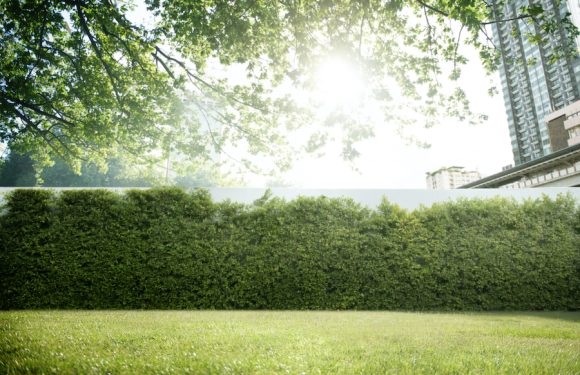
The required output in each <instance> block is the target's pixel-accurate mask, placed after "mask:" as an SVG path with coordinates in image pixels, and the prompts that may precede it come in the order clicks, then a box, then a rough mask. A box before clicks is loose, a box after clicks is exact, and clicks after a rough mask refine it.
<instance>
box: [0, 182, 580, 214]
mask: <svg viewBox="0 0 580 375" xmlns="http://www.w3.org/2000/svg"><path fill="white" fill-rule="evenodd" d="M71 189H81V188H52V190H55V191H61V190H71ZM12 190H14V188H0V201H1V200H2V196H3V195H4V194H6V193H7V192H10V191H12ZM108 190H113V191H118V192H123V191H124V190H128V189H126V188H109V189H108ZM207 190H209V192H210V194H211V196H212V198H213V199H214V200H215V201H218V202H219V201H224V200H227V199H229V200H231V201H234V202H240V203H252V202H253V201H255V200H256V199H258V198H260V197H261V196H263V195H264V193H265V191H266V189H265V188H210V189H207ZM271 190H272V193H273V195H274V196H276V197H281V198H285V199H286V200H292V199H294V198H296V197H298V196H314V197H316V196H321V195H323V196H326V197H329V198H337V197H350V198H352V199H353V200H355V201H356V202H358V203H360V204H362V205H365V206H367V207H369V208H375V207H377V206H378V205H379V204H380V203H381V200H382V198H383V197H385V198H387V199H388V200H389V201H390V202H391V203H396V204H398V205H399V206H401V207H403V208H406V209H410V210H413V209H416V208H418V207H419V206H421V205H424V206H427V207H429V206H431V205H432V204H433V203H436V202H445V201H450V200H457V199H458V198H492V197H495V196H500V197H513V198H515V199H518V200H523V199H526V198H539V197H541V196H542V195H543V194H545V195H548V196H549V197H551V198H555V197H556V196H557V195H558V194H566V193H569V194H571V195H572V196H574V197H575V198H576V199H577V200H578V202H579V203H580V188H567V187H550V188H543V187H542V188H533V189H453V190H423V189H417V190H413V189H407V190H403V189H397V190H392V189H389V190H386V189H385V190H380V189H356V190H347V189H344V190H343V189H292V188H273V189H271Z"/></svg>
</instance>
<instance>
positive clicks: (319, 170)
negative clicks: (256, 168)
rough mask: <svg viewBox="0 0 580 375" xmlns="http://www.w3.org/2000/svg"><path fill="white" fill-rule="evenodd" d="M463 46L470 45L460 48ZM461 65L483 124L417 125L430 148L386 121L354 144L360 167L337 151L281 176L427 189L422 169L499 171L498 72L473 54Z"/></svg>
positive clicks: (506, 144)
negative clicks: (490, 71)
mask: <svg viewBox="0 0 580 375" xmlns="http://www.w3.org/2000/svg"><path fill="white" fill-rule="evenodd" d="M462 48H468V47H466V46H463V47H462ZM468 56H469V57H470V62H469V63H468V65H466V66H465V67H464V69H463V74H462V77H463V78H462V80H461V85H462V86H463V88H464V90H465V91H466V94H467V96H468V98H469V99H470V101H471V105H472V110H473V111H474V113H483V114H486V115H488V120H487V121H485V122H483V123H482V124H481V125H469V124H468V123H467V122H465V123H461V122H459V121H458V120H455V119H448V120H447V121H443V122H442V123H440V124H438V125H436V126H434V127H432V128H430V129H420V130H419V133H416V134H417V136H418V137H419V138H420V139H421V140H424V141H426V142H428V143H430V144H431V147H430V148H429V149H424V148H420V147H418V146H416V145H413V144H409V142H406V141H405V140H403V139H401V137H400V136H399V135H397V134H395V129H389V128H388V125H387V124H383V126H378V127H377V128H376V129H375V133H376V136H375V137H374V138H372V139H369V140H367V141H365V142H362V143H360V144H359V146H358V150H359V151H361V156H360V157H359V158H358V159H357V160H356V162H355V164H356V167H357V169H358V171H354V170H353V169H352V167H351V166H350V165H349V164H348V163H347V162H345V161H343V160H341V159H340V157H338V156H337V155H338V154H339V153H338V152H336V151H335V152H331V153H328V154H327V155H326V156H325V157H322V158H307V159H303V160H300V161H298V162H296V164H295V166H294V168H293V169H292V170H291V171H289V172H288V173H285V174H284V175H283V176H282V180H284V181H285V182H287V183H288V184H290V185H292V186H293V187H301V188H373V189H381V188H384V189H390V188H411V189H412V188H416V189H423V188H425V173H426V172H432V171H435V170H437V169H439V168H441V167H444V166H464V167H466V168H468V169H470V170H478V171H479V172H480V173H481V174H482V177H484V176H487V175H491V174H494V173H497V172H500V171H501V168H502V167H503V166H505V165H507V164H512V163H513V156H512V152H511V144H510V138H509V130H508V124H507V117H506V113H505V107H504V103H503V99H502V96H501V93H500V94H496V95H495V96H494V97H490V96H489V95H488V93H487V90H488V88H489V87H490V80H493V81H494V82H495V86H496V87H497V88H498V90H499V91H500V92H501V85H500V84H499V74H497V73H495V74H494V75H493V76H492V77H489V76H487V75H486V74H485V72H484V70H483V67H482V66H481V64H480V62H479V60H478V57H477V56H476V54H475V53H474V52H473V53H469V54H468ZM247 181H248V183H249V185H251V186H254V187H259V186H261V185H263V183H264V179H260V178H254V179H251V178H248V179H247Z"/></svg>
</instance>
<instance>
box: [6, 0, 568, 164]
mask: <svg viewBox="0 0 580 375" xmlns="http://www.w3.org/2000/svg"><path fill="white" fill-rule="evenodd" d="M496 3H501V1H497V2H496ZM134 5H135V4H132V3H130V2H126V1H115V0H61V1H56V0H0V56H2V59H1V60H0V140H1V141H3V142H10V143H11V144H13V145H16V146H18V147H20V148H21V149H22V150H24V151H34V157H35V160H36V161H37V162H38V163H39V165H42V164H43V163H47V161H48V160H49V159H50V158H54V157H60V158H62V159H65V160H67V161H68V162H69V163H70V164H72V165H74V166H76V167H77V168H80V165H81V161H82V160H88V159H91V160H92V161H95V162H97V163H98V162H101V163H102V164H103V165H105V160H106V158H107V155H110V154H111V153H113V152H119V149H121V150H122V151H121V152H123V153H125V154H127V155H134V156H135V157H138V158H140V159H147V160H154V159H156V158H159V157H163V155H161V156H160V153H161V154H166V153H170V152H178V153H180V154H181V155H185V156H187V157H188V158H189V159H191V160H197V161H199V160H212V158H213V156H214V155H215V154H217V153H219V154H226V156H228V157H230V158H232V159H235V157H233V156H231V155H227V148H228V146H231V145H235V144H240V145H241V146H240V147H242V148H244V149H246V150H247V151H248V152H249V153H252V154H264V155H268V156H273V157H274V159H275V164H276V166H277V167H281V168H285V167H288V166H289V160H290V155H291V153H290V150H299V149H302V150H308V151H312V150H315V149H317V148H319V147H321V146H322V145H324V143H325V142H326V140H327V139H328V138H329V137H331V138H335V139H337V140H340V141H342V143H343V150H342V155H343V157H345V158H346V159H353V158H355V157H356V156H357V155H358V151H357V150H356V147H355V144H356V141H359V140H361V139H364V138H367V137H370V136H372V127H370V126H369V121H370V119H368V118H365V117H364V116H361V114H360V113H352V111H347V110H344V108H331V109H330V110H329V111H326V112H321V111H319V110H316V109H315V108H316V105H317V103H316V100H315V98H312V97H310V96H309V94H308V92H309V91H308V89H309V88H311V87H310V86H311V85H312V82H313V78H314V77H313V74H314V73H313V72H314V71H315V67H316V66H317V64H319V63H320V61H321V60H323V59H324V58H326V57H328V56H332V55H340V56H341V58H343V59H346V60H348V61H349V62H351V63H352V64H354V65H355V66H357V67H358V69H360V71H361V72H364V77H365V85H366V87H365V90H366V92H368V93H369V95H371V96H372V97H373V98H374V99H373V100H377V102H378V103H379V104H380V106H381V108H382V109H383V111H384V112H385V113H386V114H387V115H386V119H387V120H393V115H394V114H397V113H398V112H400V109H401V108H404V109H406V110H407V111H408V109H409V108H412V109H414V111H415V112H416V113H419V114H421V115H422V116H423V117H421V121H423V122H425V123H426V125H431V124H432V123H431V122H432V119H433V118H434V115H435V114H436V113H437V112H438V111H440V110H443V111H444V112H445V113H446V114H450V115H453V116H456V117H458V118H460V119H470V118H471V117H470V115H471V113H470V111H469V105H468V102H467V100H466V98H465V95H464V93H463V91H461V89H459V88H456V89H454V90H452V91H446V90H443V89H442V85H441V84H440V83H439V77H441V75H443V74H448V73H451V75H452V78H454V79H457V78H458V77H459V72H460V70H459V68H460V66H461V65H462V64H464V63H465V62H466V60H465V58H464V57H463V56H462V48H461V45H462V44H464V43H468V44H472V45H474V46H475V47H477V48H478V49H479V51H480V54H481V57H482V59H483V61H484V64H485V65H486V67H488V68H489V69H493V68H494V67H495V66H496V65H497V51H495V50H494V47H493V43H492V41H491V39H490V38H489V32H490V30H489V25H490V24H492V23H494V22H519V21H525V22H532V23H536V24H538V25H540V26H541V27H540V28H538V30H540V31H542V32H552V33H556V32H558V30H554V23H553V22H554V21H553V20H554V19H555V18H554V17H552V16H551V15H550V14H548V12H544V11H543V8H542V7H541V5H539V4H535V3H534V4H531V5H530V6H529V7H523V8H521V9H520V10H519V12H520V13H519V15H518V16H517V17H515V18H513V17H512V18H511V19H500V20H498V19H493V18H492V17H491V9H490V7H491V6H490V3H489V2H488V1H481V0H464V1H449V0H434V1H433V0H412V1H403V0H392V1H379V0H363V1H330V0H323V1H298V0H296V1H295V0H284V1H256V0H241V1H225V0H206V1H191V0H174V1H161V0H145V2H144V3H138V4H137V5H138V6H139V7H141V8H142V7H144V6H145V7H146V8H147V12H148V15H149V16H150V17H151V21H150V22H143V23H141V22H137V21H136V20H135V17H136V16H135V14H138V13H135V12H133V13H131V9H132V6H134ZM500 8H501V7H500ZM568 16H569V15H566V16H565V17H564V18H563V19H561V20H560V19H559V18H558V20H559V22H563V23H565V24H566V25H567V26H570V27H567V30H568V32H569V33H572V34H574V35H576V34H575V33H576V29H575V28H574V27H573V26H572V25H571V23H570V22H569V19H568ZM531 37H533V36H531ZM539 42H541V40H540V41H539ZM564 47H565V48H564ZM571 48H572V47H571V46H569V45H566V46H563V50H564V51H567V50H569V52H570V53H576V51H572V50H571ZM224 66H233V67H237V68H241V69H243V71H244V73H245V77H244V79H243V80H242V81H241V82H235V83H232V82H230V80H228V79H227V78H228V75H227V74H225V75H224V74H221V75H220V74H218V73H216V71H219V69H222V68H223V67H224ZM449 66H451V67H452V68H451V71H450V72H449V71H448V70H449V69H447V68H448V67H449ZM230 78H231V77H230ZM289 88H291V89H289ZM400 98H406V100H405V101H401V100H400ZM413 121H416V119H414V120H413ZM403 123H404V121H403ZM311 124H324V125H326V126H323V129H324V130H323V131H322V132H312V133H308V129H310V127H307V128H306V133H307V136H308V137H309V138H308V141H307V142H305V145H295V144H290V143H289V141H288V140H287V139H286V138H285V137H284V136H283V134H284V131H285V130H295V129H297V128H300V127H303V126H304V125H311ZM301 147H303V148H301ZM284 151H285V152H284ZM237 161H238V162H239V163H240V164H242V165H247V164H248V161H247V160H237Z"/></svg>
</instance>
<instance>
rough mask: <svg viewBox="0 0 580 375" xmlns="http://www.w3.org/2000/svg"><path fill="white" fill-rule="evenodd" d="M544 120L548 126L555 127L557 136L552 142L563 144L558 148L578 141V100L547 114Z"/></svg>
mask: <svg viewBox="0 0 580 375" xmlns="http://www.w3.org/2000/svg"><path fill="white" fill-rule="evenodd" d="M546 122H547V123H548V127H549V128H554V129H556V132H557V138H556V139H555V140H554V143H558V145H560V146H563V147H561V148H559V149H563V148H566V147H569V146H573V145H576V144H578V143H580V100H579V101H577V102H575V103H573V104H571V105H569V106H567V107H564V108H562V109H560V110H559V111H555V112H553V113H551V114H549V115H548V116H546ZM561 138H563V139H564V140H563V141H562V140H561ZM554 151H557V150H554Z"/></svg>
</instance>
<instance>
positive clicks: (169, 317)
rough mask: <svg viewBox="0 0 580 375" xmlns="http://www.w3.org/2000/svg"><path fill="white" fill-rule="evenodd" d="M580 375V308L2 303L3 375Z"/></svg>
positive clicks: (0, 367) (0, 363)
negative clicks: (34, 307) (38, 306)
mask: <svg viewBox="0 0 580 375" xmlns="http://www.w3.org/2000/svg"><path fill="white" fill-rule="evenodd" d="M107 372H110V373H157V374H163V373H194V374H198V373H202V374H205V373H212V374H217V373H265V374H270V373H292V374H294V373H296V374H299V373H307V374H318V373H323V374H327V373H368V374H379V373H433V372H439V373H458V374H459V373H465V372H472V373H498V372H499V373H541V374H556V373H562V374H566V373H568V374H578V373H580V313H568V312H560V313H527V312H524V313H455V314H452V313H403V312H324V311H322V312H308V311H300V312H297V311H11V312H0V373H107Z"/></svg>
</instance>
